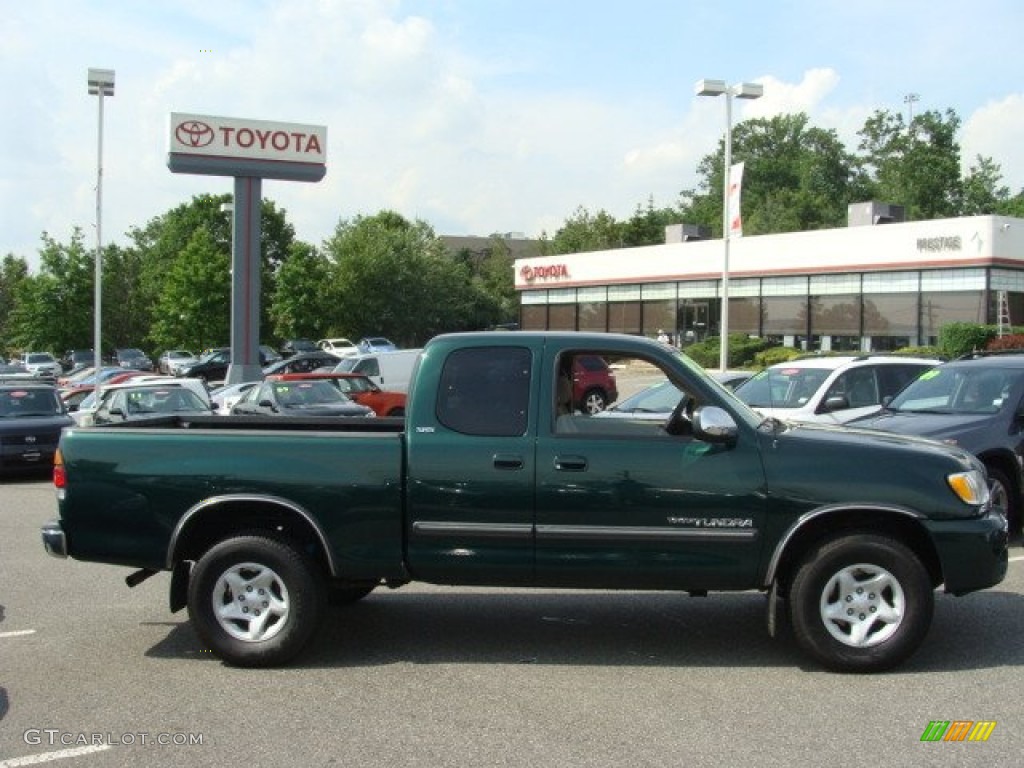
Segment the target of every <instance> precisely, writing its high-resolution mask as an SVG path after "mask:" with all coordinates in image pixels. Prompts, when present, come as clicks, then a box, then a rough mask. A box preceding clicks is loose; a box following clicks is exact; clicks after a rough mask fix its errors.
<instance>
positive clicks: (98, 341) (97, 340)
mask: <svg viewBox="0 0 1024 768" xmlns="http://www.w3.org/2000/svg"><path fill="white" fill-rule="evenodd" d="M89 93H90V94H91V95H94V96H99V103H100V113H99V139H98V142H97V150H96V264H95V270H96V273H95V277H94V278H93V281H94V283H95V298H94V299H93V303H94V304H95V311H94V313H93V328H92V336H93V342H92V343H93V350H92V352H93V365H94V366H95V368H96V374H95V375H96V390H97V392H98V391H99V385H100V378H99V377H100V369H101V367H102V365H103V331H102V323H101V320H102V317H103V315H102V310H103V97H104V96H113V95H114V70H112V69H90V70H89Z"/></svg>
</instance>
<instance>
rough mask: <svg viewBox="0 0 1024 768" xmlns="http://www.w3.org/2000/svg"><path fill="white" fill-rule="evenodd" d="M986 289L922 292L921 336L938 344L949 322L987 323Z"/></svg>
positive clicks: (925, 340)
mask: <svg viewBox="0 0 1024 768" xmlns="http://www.w3.org/2000/svg"><path fill="white" fill-rule="evenodd" d="M986 302H987V299H986V293H985V291H956V292H927V293H922V294H921V336H922V340H923V341H924V343H926V344H936V343H938V340H939V331H940V330H941V328H942V326H944V325H946V324H947V323H982V324H984V323H986V322H988V320H987V319H986V310H987V307H986Z"/></svg>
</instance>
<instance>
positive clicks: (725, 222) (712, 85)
mask: <svg viewBox="0 0 1024 768" xmlns="http://www.w3.org/2000/svg"><path fill="white" fill-rule="evenodd" d="M694 90H695V91H696V93H697V95H698V96H722V95H724V96H725V162H724V164H723V166H722V244H723V248H724V259H723V261H722V295H721V301H722V319H721V320H720V321H719V336H720V337H721V341H722V343H721V352H720V354H719V358H718V365H719V367H720V368H721V369H722V371H725V370H726V369H727V368H728V367H729V223H730V222H729V219H730V216H729V169H730V167H731V166H732V99H733V97H734V96H735V97H736V98H737V99H759V98H761V96H763V95H764V86H763V85H761V84H759V83H737V84H736V85H726V84H725V81H724V80H698V81H697V85H696V87H695V89H694Z"/></svg>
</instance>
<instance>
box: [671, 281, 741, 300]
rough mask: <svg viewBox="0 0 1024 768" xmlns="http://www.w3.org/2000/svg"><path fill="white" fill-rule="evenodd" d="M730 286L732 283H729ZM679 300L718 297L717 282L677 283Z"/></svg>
mask: <svg viewBox="0 0 1024 768" xmlns="http://www.w3.org/2000/svg"><path fill="white" fill-rule="evenodd" d="M729 284H730V285H732V282H731V281H730V283H729ZM678 291H679V298H680V299H713V298H715V297H716V296H718V281H717V280H690V281H688V282H685V283H679V288H678Z"/></svg>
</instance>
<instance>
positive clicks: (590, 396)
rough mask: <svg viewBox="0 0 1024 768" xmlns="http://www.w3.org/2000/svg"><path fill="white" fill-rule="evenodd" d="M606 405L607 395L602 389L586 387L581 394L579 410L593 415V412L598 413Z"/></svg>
mask: <svg viewBox="0 0 1024 768" xmlns="http://www.w3.org/2000/svg"><path fill="white" fill-rule="evenodd" d="M607 407H608V395H606V394H605V392H604V390H603V389H598V388H597V387H595V388H594V389H588V390H587V391H586V392H585V393H584V394H583V399H582V400H581V401H580V410H581V411H583V413H585V414H587V415H590V416H593V415H594V414H595V413H600V412H601V411H603V410H604V409H605V408H607Z"/></svg>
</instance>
